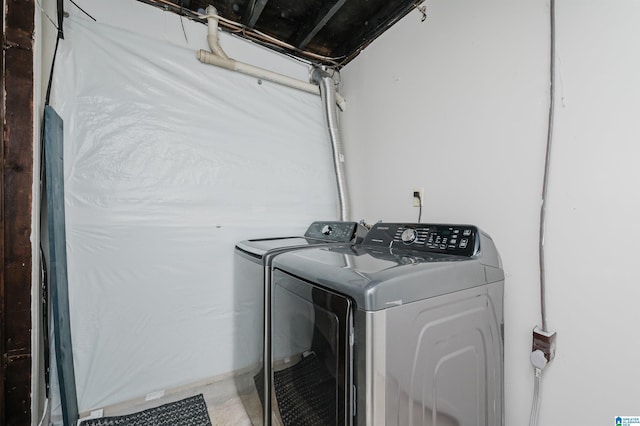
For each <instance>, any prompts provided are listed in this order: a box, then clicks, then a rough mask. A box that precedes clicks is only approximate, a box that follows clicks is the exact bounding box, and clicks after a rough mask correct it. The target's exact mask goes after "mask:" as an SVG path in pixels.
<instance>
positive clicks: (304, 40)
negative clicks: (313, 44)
mask: <svg viewBox="0 0 640 426" xmlns="http://www.w3.org/2000/svg"><path fill="white" fill-rule="evenodd" d="M346 1H347V0H338V1H337V2H335V4H334V5H333V6H331V7H330V8H329V10H327V11H326V12H325V13H321V14H319V15H318V16H319V18H318V19H317V20H316V22H315V25H314V26H313V29H311V31H309V32H308V33H307V34H302V35H301V36H300V39H301V40H298V41H296V43H295V44H296V45H297V47H298V49H300V50H304V48H305V47H307V44H309V42H310V41H311V40H313V38H314V37H315V36H316V34H318V32H320V30H321V29H322V28H324V26H325V25H327V22H329V21H330V20H331V18H333V15H335V14H336V13H337V12H338V11H339V10H340V8H341V7H342V6H344V4H345V3H346Z"/></svg>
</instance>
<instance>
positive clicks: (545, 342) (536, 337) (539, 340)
mask: <svg viewBox="0 0 640 426" xmlns="http://www.w3.org/2000/svg"><path fill="white" fill-rule="evenodd" d="M538 349H539V350H541V351H542V353H544V357H545V358H546V359H547V362H549V361H551V360H552V359H553V358H554V357H555V356H556V333H555V332H553V333H549V332H546V331H544V330H542V329H541V328H539V327H536V328H534V329H533V345H532V348H531V350H532V351H535V350H538Z"/></svg>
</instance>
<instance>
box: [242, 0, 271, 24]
mask: <svg viewBox="0 0 640 426" xmlns="http://www.w3.org/2000/svg"><path fill="white" fill-rule="evenodd" d="M267 1H269V0H251V3H250V6H249V7H248V8H247V10H248V11H249V14H248V15H247V19H246V25H247V27H249V28H253V27H255V25H256V22H258V18H260V15H262V11H263V10H264V7H265V6H266V5H267Z"/></svg>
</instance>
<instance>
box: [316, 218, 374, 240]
mask: <svg viewBox="0 0 640 426" xmlns="http://www.w3.org/2000/svg"><path fill="white" fill-rule="evenodd" d="M365 234H366V229H365V228H364V227H363V226H362V225H359V224H358V223H357V222H338V221H329V222H321V221H320V222H313V223H312V224H311V225H309V228H308V229H307V232H305V234H304V236H305V238H311V239H314V240H322V241H330V242H336V243H350V242H356V243H358V242H360V241H362V238H363V237H364V235H365Z"/></svg>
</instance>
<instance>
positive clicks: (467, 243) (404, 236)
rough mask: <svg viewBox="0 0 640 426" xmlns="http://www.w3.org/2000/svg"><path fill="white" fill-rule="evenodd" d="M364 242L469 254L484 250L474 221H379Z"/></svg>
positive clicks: (374, 244)
mask: <svg viewBox="0 0 640 426" xmlns="http://www.w3.org/2000/svg"><path fill="white" fill-rule="evenodd" d="M363 245H369V246H377V247H389V248H404V249H407V250H418V251H426V252H431V253H445V254H455V255H459V256H467V257H471V256H473V255H475V254H476V253H478V251H479V250H480V240H479V237H478V228H476V227H475V226H473V225H447V224H423V223H376V224H375V225H374V226H373V227H372V228H371V230H370V231H369V232H368V234H367V236H366V237H365V240H364V242H363Z"/></svg>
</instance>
